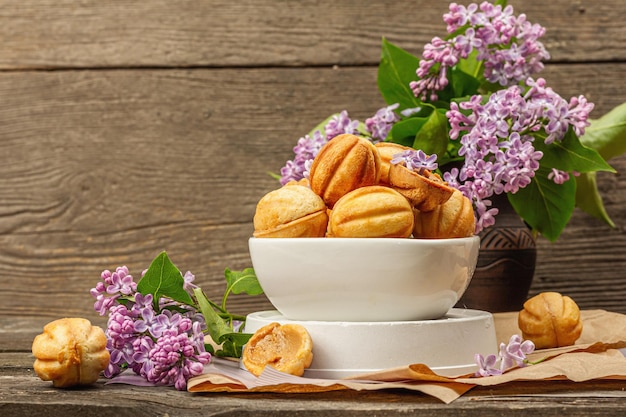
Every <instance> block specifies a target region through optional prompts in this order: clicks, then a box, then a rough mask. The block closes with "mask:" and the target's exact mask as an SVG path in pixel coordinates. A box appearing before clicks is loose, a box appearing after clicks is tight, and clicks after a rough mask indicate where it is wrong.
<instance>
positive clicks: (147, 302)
mask: <svg viewBox="0 0 626 417" xmlns="http://www.w3.org/2000/svg"><path fill="white" fill-rule="evenodd" d="M101 279H102V281H99V282H98V283H97V284H96V286H95V288H92V289H91V295H92V296H93V297H94V298H95V299H96V301H95V304H94V309H95V310H96V311H97V312H98V313H99V314H100V315H102V316H103V315H105V314H107V313H108V324H107V330H106V332H105V334H106V336H107V349H108V350H109V352H110V353H111V360H110V363H109V366H108V367H107V368H106V369H105V371H104V375H105V377H107V378H112V377H114V376H116V375H119V374H120V373H121V372H122V371H124V370H125V369H130V370H132V371H133V372H134V373H135V374H137V375H139V376H141V377H143V378H144V379H145V380H146V381H147V382H148V383H152V384H154V385H167V386H172V385H173V386H174V387H176V389H178V390H184V389H186V387H187V380H188V379H189V378H190V377H192V376H196V375H199V374H201V373H202V369H203V366H204V364H206V363H208V362H209V361H210V359H211V354H210V353H208V352H206V351H205V348H204V333H203V329H204V328H205V327H206V325H205V320H204V317H203V316H202V314H200V313H198V312H197V311H196V310H195V309H193V308H192V307H190V306H186V305H181V304H179V303H175V302H174V301H173V300H170V299H167V298H161V299H160V300H159V307H158V308H157V309H155V306H154V303H153V296H152V294H147V295H143V294H141V293H139V292H137V284H136V283H135V282H134V279H133V277H132V276H131V275H130V274H129V272H128V269H127V268H126V267H125V266H121V267H118V268H117V269H116V270H115V271H114V272H111V271H109V270H105V271H103V272H102V274H101ZM193 279H194V277H193V275H192V274H191V273H190V272H187V273H186V274H185V276H184V280H185V288H186V289H187V290H188V291H190V290H191V289H192V288H193V287H195V285H194V284H193V283H192V282H193Z"/></svg>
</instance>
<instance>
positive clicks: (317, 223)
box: [253, 184, 328, 238]
mask: <svg viewBox="0 0 626 417" xmlns="http://www.w3.org/2000/svg"><path fill="white" fill-rule="evenodd" d="M253 223H254V233H253V236H254V237H272V238H278V237H281V238H286V237H324V236H325V235H326V228H327V225H328V214H327V209H326V204H324V201H323V200H322V198H321V197H320V196H318V195H317V194H315V193H314V192H313V191H312V190H311V189H310V188H309V187H306V186H304V185H298V184H293V185H285V186H283V187H281V188H279V189H276V190H273V191H270V192H269V193H267V194H265V195H264V196H263V197H262V198H261V200H259V202H258V203H257V206H256V211H255V214H254V219H253Z"/></svg>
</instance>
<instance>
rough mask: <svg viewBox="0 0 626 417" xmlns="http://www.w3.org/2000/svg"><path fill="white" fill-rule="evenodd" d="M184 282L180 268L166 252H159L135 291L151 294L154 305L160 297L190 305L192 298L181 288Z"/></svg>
mask: <svg viewBox="0 0 626 417" xmlns="http://www.w3.org/2000/svg"><path fill="white" fill-rule="evenodd" d="M184 283H185V280H184V279H183V275H182V274H181V272H180V270H179V269H178V268H177V267H176V265H174V264H173V263H172V261H171V260H170V258H169V257H168V256H167V253H165V252H161V253H160V254H159V255H158V256H157V257H156V258H154V260H153V261H152V263H151V264H150V267H149V268H148V270H147V271H146V273H145V274H144V276H143V278H141V280H140V281H139V283H137V291H138V292H140V293H141V294H143V295H147V294H152V297H153V298H154V304H155V305H156V306H158V303H159V298H161V297H168V298H171V299H172V300H174V301H178V302H180V303H184V304H187V305H192V304H193V299H192V298H191V296H190V295H189V293H187V291H185V289H184V288H183V285H184Z"/></svg>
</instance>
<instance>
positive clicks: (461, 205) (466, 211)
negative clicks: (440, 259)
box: [413, 189, 476, 239]
mask: <svg viewBox="0 0 626 417" xmlns="http://www.w3.org/2000/svg"><path fill="white" fill-rule="evenodd" d="M414 212H415V225H414V227H413V237H415V238H429V239H448V238H458V237H469V236H472V235H473V234H474V232H475V230H476V218H475V217H474V209H473V207H472V202H471V201H470V200H469V199H468V198H467V197H465V196H464V195H463V193H462V192H461V191H459V190H457V189H455V190H454V191H453V193H452V195H451V196H450V198H449V199H448V200H447V201H446V202H445V203H443V204H440V205H438V206H436V207H435V208H434V209H433V210H431V211H419V210H417V209H415V211H414Z"/></svg>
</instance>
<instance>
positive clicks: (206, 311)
mask: <svg viewBox="0 0 626 417" xmlns="http://www.w3.org/2000/svg"><path fill="white" fill-rule="evenodd" d="M193 295H194V296H195V297H196V299H197V300H198V307H200V312H201V313H202V315H203V316H204V320H205V321H206V325H207V330H208V332H209V336H211V339H213V340H214V341H215V342H216V343H220V340H221V339H222V336H223V335H225V334H228V333H232V329H231V328H230V326H229V325H228V323H227V322H226V320H224V319H223V318H222V317H221V316H220V315H219V314H218V313H217V312H216V311H215V309H214V308H213V306H212V305H211V302H210V301H209V299H208V298H207V296H206V295H205V294H204V292H203V291H202V289H201V288H194V290H193Z"/></svg>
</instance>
